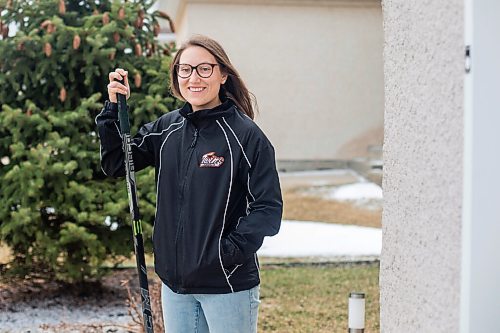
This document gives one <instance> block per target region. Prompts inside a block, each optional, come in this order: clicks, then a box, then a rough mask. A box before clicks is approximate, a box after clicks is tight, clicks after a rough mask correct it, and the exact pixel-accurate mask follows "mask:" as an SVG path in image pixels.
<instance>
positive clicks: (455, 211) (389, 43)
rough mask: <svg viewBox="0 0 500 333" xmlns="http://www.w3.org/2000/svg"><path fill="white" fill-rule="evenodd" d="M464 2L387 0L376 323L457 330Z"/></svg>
mask: <svg viewBox="0 0 500 333" xmlns="http://www.w3.org/2000/svg"><path fill="white" fill-rule="evenodd" d="M463 10H464V9H463V1H461V0H446V1H433V2H429V1H423V2H422V1H407V0H384V1H383V15H384V35H385V46H384V77H385V134H384V135H385V136H384V151H383V154H384V161H383V164H384V176H383V189H384V211H383V217H382V226H383V245H382V255H381V266H380V305H381V308H380V320H381V332H388V333H390V332H395V333H397V332H408V333H411V332H415V333H417V332H419V333H420V332H433V333H438V332H458V331H459V313H460V260H461V225H462V210H461V208H462V193H463V190H462V187H463V158H464V155H463V145H464V139H463V136H464V120H463V117H464V86H463V82H464V32H463V31H464V13H463Z"/></svg>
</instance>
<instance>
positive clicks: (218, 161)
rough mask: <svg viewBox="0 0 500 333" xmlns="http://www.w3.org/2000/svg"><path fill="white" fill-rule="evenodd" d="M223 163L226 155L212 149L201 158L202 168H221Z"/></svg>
mask: <svg viewBox="0 0 500 333" xmlns="http://www.w3.org/2000/svg"><path fill="white" fill-rule="evenodd" d="M223 163H224V157H222V156H217V155H215V152H214V151H211V152H210V153H206V154H205V155H203V157H202V158H201V163H200V168H219V167H220V166H221V165H222V164H223Z"/></svg>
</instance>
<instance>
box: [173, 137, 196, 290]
mask: <svg viewBox="0 0 500 333" xmlns="http://www.w3.org/2000/svg"><path fill="white" fill-rule="evenodd" d="M198 133H199V130H198V128H197V127H195V130H194V134H193V140H192V141H191V145H190V146H189V150H190V151H189V156H188V159H187V162H186V172H185V173H184V177H183V181H182V186H181V188H182V191H181V198H180V199H181V211H180V212H179V219H178V221H177V231H176V234H175V280H176V282H177V283H178V285H179V286H181V285H182V281H181V276H180V273H179V271H180V269H179V266H180V265H179V244H178V243H179V239H180V236H181V234H182V233H183V231H184V219H183V213H184V205H185V203H184V202H183V201H184V196H185V195H184V194H185V192H186V183H187V177H188V173H189V167H190V165H191V160H192V157H193V152H194V147H195V146H196V142H197V141H198ZM181 264H182V260H181Z"/></svg>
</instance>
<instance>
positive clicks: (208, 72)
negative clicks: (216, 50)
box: [175, 62, 219, 79]
mask: <svg viewBox="0 0 500 333" xmlns="http://www.w3.org/2000/svg"><path fill="white" fill-rule="evenodd" d="M215 66H219V64H209V63H206V62H204V63H201V64H199V65H197V66H191V65H189V64H177V65H175V67H176V68H177V75H179V77H181V78H183V79H187V78H188V77H190V76H191V74H193V70H195V71H196V73H198V76H199V77H202V78H204V79H207V78H209V77H210V76H212V73H213V72H214V67H215Z"/></svg>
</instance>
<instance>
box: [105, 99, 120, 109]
mask: <svg viewBox="0 0 500 333" xmlns="http://www.w3.org/2000/svg"><path fill="white" fill-rule="evenodd" d="M104 110H105V111H114V112H118V103H113V102H110V101H109V100H106V101H105V102H104Z"/></svg>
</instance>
